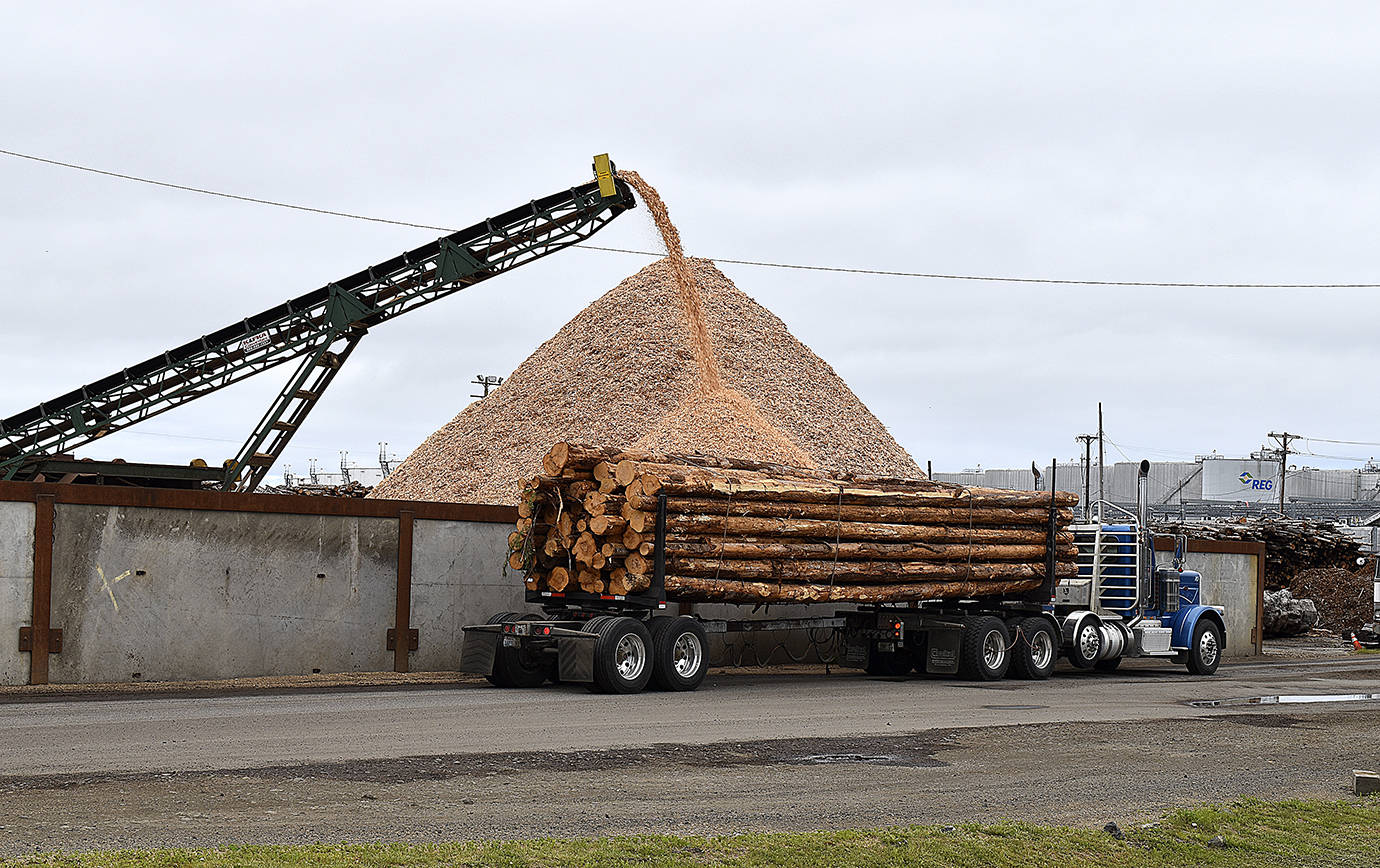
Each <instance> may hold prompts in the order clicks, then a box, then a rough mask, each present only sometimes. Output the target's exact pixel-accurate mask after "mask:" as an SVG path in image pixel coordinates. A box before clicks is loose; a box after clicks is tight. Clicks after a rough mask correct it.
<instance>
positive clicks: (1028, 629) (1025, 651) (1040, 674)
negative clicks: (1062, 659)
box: [1007, 617, 1059, 681]
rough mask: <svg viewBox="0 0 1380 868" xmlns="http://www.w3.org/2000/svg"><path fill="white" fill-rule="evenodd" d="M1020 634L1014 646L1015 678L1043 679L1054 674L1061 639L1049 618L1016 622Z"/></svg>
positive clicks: (1013, 664)
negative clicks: (1057, 636)
mask: <svg viewBox="0 0 1380 868" xmlns="http://www.w3.org/2000/svg"><path fill="white" fill-rule="evenodd" d="M1016 627H1017V629H1018V630H1019V631H1020V635H1019V636H1018V637H1016V638H1015V639H1013V640H1012V641H1013V643H1014V644H1015V647H1014V648H1012V649H1011V671H1010V672H1009V673H1007V674H1008V675H1010V676H1011V677H1012V678H1022V679H1026V680H1029V681H1043V680H1044V679H1046V678H1048V677H1049V676H1050V675H1052V674H1053V673H1054V661H1055V660H1056V659H1058V657H1059V640H1058V639H1057V638H1055V635H1054V625H1053V624H1051V623H1049V619H1048V618H1037V617H1032V618H1025V619H1022V620H1021V621H1019V622H1018V623H1017V625H1016Z"/></svg>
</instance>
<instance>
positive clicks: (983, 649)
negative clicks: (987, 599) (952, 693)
mask: <svg viewBox="0 0 1380 868" xmlns="http://www.w3.org/2000/svg"><path fill="white" fill-rule="evenodd" d="M1010 646H1011V634H1010V633H1009V632H1007V629H1006V623H1005V622H1004V621H1002V619H1001V618H996V617H993V616H992V615H983V616H981V617H976V618H964V619H963V639H962V643H961V645H960V647H959V652H958V676H959V677H960V678H966V679H968V680H970V681H999V680H1001V679H1002V678H1003V677H1004V676H1005V675H1006V671H1007V669H1009V668H1010V667H1011V647H1010Z"/></svg>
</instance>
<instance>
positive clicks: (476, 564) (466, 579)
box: [412, 520, 530, 671]
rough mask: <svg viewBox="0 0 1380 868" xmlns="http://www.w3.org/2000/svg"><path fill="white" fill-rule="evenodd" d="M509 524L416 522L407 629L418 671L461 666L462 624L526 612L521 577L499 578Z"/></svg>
mask: <svg viewBox="0 0 1380 868" xmlns="http://www.w3.org/2000/svg"><path fill="white" fill-rule="evenodd" d="M511 532H512V525H511V524H478V523H475V522H459V521H425V520H420V521H418V522H416V525H415V526H414V528H413V532H412V533H413V536H412V539H413V543H412V548H413V551H412V626H414V627H416V628H417V630H418V635H419V636H420V637H421V641H420V643H419V646H418V648H417V650H416V651H415V652H413V655H412V668H414V669H416V670H418V671H427V670H438V671H444V670H450V669H455V668H456V667H457V666H459V664H460V643H461V640H462V638H463V634H462V633H461V631H460V628H461V627H462V626H464V625H465V624H482V623H484V622H485V621H487V620H488V619H489V616H491V615H493V614H495V613H497V612H525V611H528V609H529V608H530V607H528V605H527V603H526V602H525V600H524V597H525V589H524V588H523V585H522V577H521V576H520V575H513V574H511V573H509V574H508V575H504V569H503V567H504V563H505V561H506V560H507V558H508V534H509V533H511Z"/></svg>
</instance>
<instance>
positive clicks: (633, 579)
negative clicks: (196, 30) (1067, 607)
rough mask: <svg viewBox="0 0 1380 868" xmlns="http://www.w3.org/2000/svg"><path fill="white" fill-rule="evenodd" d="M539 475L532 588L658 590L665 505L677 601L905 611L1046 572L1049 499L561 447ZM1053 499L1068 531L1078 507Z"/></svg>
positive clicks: (517, 550)
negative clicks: (878, 605)
mask: <svg viewBox="0 0 1380 868" xmlns="http://www.w3.org/2000/svg"><path fill="white" fill-rule="evenodd" d="M542 468H543V473H542V474H541V475H538V476H535V477H532V478H530V479H529V480H528V481H527V485H526V487H525V489H524V491H523V494H522V498H521V500H520V502H519V504H518V513H519V515H520V516H521V518H520V519H519V521H518V526H517V529H516V530H515V531H514V532H513V534H512V535H511V536H510V538H509V549H510V554H509V566H510V567H512V568H513V569H516V570H521V571H524V572H525V573H526V574H527V579H526V582H527V587H528V589H529V590H533V591H553V592H570V591H573V590H582V591H585V592H588V593H596V594H612V595H626V594H635V593H637V592H639V591H644V590H647V589H648V588H649V587H650V585H651V583H652V578H653V572H654V565H655V558H656V554H657V553H656V546H655V540H656V512H657V502H658V497H657V496H658V495H660V494H665V495H667V518H666V538H665V539H666V547H665V553H664V556H665V564H666V596H667V598H668V599H672V600H683V601H696V600H699V601H713V602H742V603H769V602H802V603H805V602H834V601H839V602H842V601H848V602H904V601H911V600H922V599H945V598H959V597H970V596H975V595H980V594H994V593H1017V592H1021V591H1026V590H1031V589H1035V588H1038V587H1039V586H1040V585H1041V584H1042V583H1043V581H1044V578H1045V574H1046V569H1047V562H1046V555H1047V544H1048V539H1049V537H1048V528H1049V518H1050V505H1051V503H1050V499H1051V495H1050V494H1048V493H1046V492H1018V491H1006V490H998V489H983V488H965V487H963V486H958V485H952V484H945V483H935V482H930V481H928V480H923V479H914V478H897V477H889V476H884V475H872V474H864V473H855V472H843V473H836V472H835V473H831V472H825V471H820V470H815V469H809V468H800V467H789V466H783V465H779V464H773V463H769V462H762V461H751V460H735V459H725V458H715V457H711V456H706V455H686V454H668V453H655V452H647V451H639V450H628V449H622V448H619V447H601V446H588V445H580V444H573V443H564V442H563V443H557V444H556V445H555V446H554V447H553V448H552V449H551V450H550V452H548V453H547V454H546V456H545V457H544V458H543V460H542ZM1054 497H1055V501H1054V503H1055V506H1056V509H1057V514H1056V521H1057V526H1058V527H1059V528H1061V529H1063V528H1066V527H1067V526H1068V524H1069V522H1070V521H1071V520H1072V511H1071V507H1072V506H1073V505H1074V504H1075V503H1076V502H1077V497H1076V496H1075V495H1070V494H1067V493H1063V492H1060V493H1058V494H1056V495H1055V496H1054ZM1056 545H1057V547H1058V548H1057V551H1056V553H1055V554H1056V561H1057V567H1056V573H1057V574H1058V575H1059V576H1072V575H1074V574H1075V572H1076V566H1075V557H1076V550H1075V547H1074V545H1073V538H1072V536H1071V535H1070V534H1069V533H1067V532H1066V531H1064V530H1061V531H1060V532H1059V533H1058V535H1057V537H1056Z"/></svg>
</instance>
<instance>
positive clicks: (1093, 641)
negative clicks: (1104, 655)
mask: <svg viewBox="0 0 1380 868" xmlns="http://www.w3.org/2000/svg"><path fill="white" fill-rule="evenodd" d="M1078 650H1079V653H1080V654H1081V655H1082V657H1083V659H1084V660H1096V659H1097V654H1098V652H1099V651H1101V650H1102V637H1101V636H1099V635H1098V633H1097V627H1096V625H1093V624H1089V625H1087V626H1086V627H1084V628H1083V629H1082V630H1079V631H1078Z"/></svg>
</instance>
